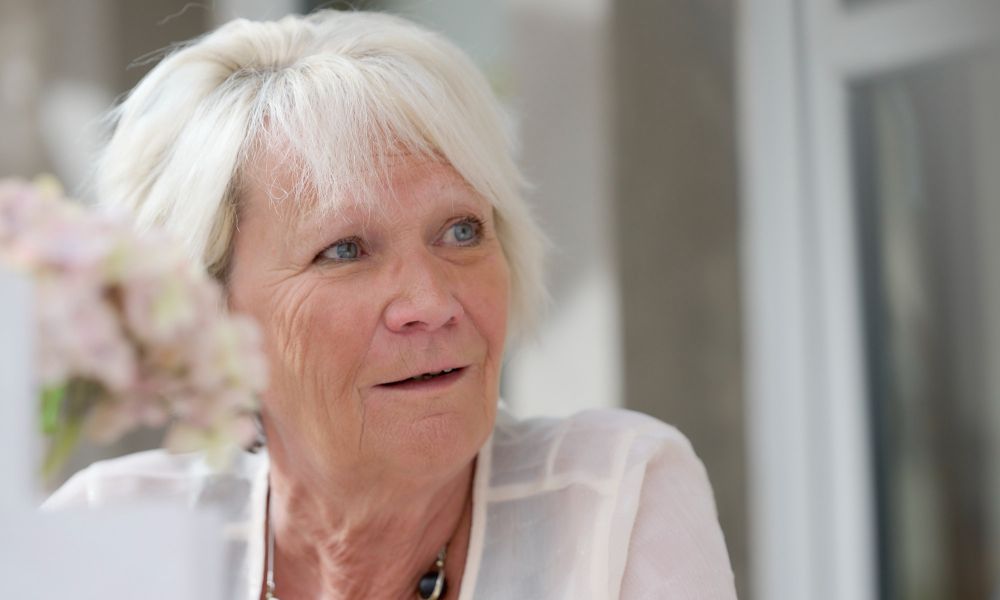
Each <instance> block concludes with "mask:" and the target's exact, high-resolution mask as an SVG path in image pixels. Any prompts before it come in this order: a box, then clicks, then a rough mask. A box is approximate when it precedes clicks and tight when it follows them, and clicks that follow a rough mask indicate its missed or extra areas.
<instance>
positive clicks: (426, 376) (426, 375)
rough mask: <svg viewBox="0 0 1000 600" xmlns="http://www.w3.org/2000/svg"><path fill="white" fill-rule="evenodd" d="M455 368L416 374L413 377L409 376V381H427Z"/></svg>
mask: <svg viewBox="0 0 1000 600" xmlns="http://www.w3.org/2000/svg"><path fill="white" fill-rule="evenodd" d="M454 370H455V369H445V370H443V371H438V372H437V373H424V374H423V375H417V376H415V377H410V380H411V381H427V380H428V379H434V378H435V377H437V376H438V375H446V374H448V373H451V372H452V371H454Z"/></svg>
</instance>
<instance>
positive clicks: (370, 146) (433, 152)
mask: <svg viewBox="0 0 1000 600" xmlns="http://www.w3.org/2000/svg"><path fill="white" fill-rule="evenodd" d="M110 124H111V126H112V127H113V133H112V135H111V138H110V140H109V142H108V144H107V146H106V148H105V150H104V152H103V154H102V156H101V158H100V161H99V163H98V166H97V171H96V176H95V180H94V182H95V193H96V195H97V198H98V201H99V202H102V203H108V204H114V205H119V206H125V207H127V208H128V209H129V210H131V211H132V212H133V213H134V215H135V218H136V219H137V224H138V226H139V227H140V228H146V227H149V226H151V225H154V224H156V225H160V226H164V227H166V228H167V229H168V230H170V231H172V232H173V233H174V234H175V235H177V236H179V238H180V239H181V240H182V241H183V242H184V243H185V244H186V246H187V249H188V250H189V252H190V254H191V255H192V256H193V257H194V258H195V259H197V260H200V261H201V262H202V263H203V264H204V266H205V268H206V269H207V270H208V271H209V273H211V274H212V275H213V276H215V277H216V278H218V279H220V280H223V281H224V280H225V277H226V275H227V271H228V268H229V263H230V258H231V257H230V254H231V249H232V240H233V234H234V230H235V227H236V221H237V215H238V201H239V195H240V186H241V180H245V178H246V177H253V178H254V179H257V180H259V177H261V176H265V177H266V176H268V174H260V173H250V172H248V171H249V169H248V166H249V165H251V164H252V163H254V162H255V161H254V158H255V157H256V156H258V154H259V153H260V152H268V153H274V152H280V153H281V154H280V155H279V156H280V159H281V160H280V161H279V162H280V163H282V164H284V165H292V166H293V167H295V168H293V169H290V170H291V171H293V172H296V173H299V174H300V180H299V181H297V182H296V183H295V188H294V189H291V190H277V189H275V188H272V197H274V198H275V199H277V200H281V198H282V197H287V198H289V199H292V200H295V199H299V198H301V197H312V198H315V199H318V201H317V202H316V204H318V208H319V209H321V210H335V209H336V207H337V204H338V202H339V201H340V200H342V199H343V198H345V197H346V196H348V195H350V196H352V197H354V198H360V199H364V198H370V197H371V194H370V192H371V191H372V189H373V188H372V186H374V185H379V184H380V183H384V181H385V180H386V177H387V171H388V160H387V158H389V157H392V156H394V155H399V154H410V155H419V156H423V157H427V158H432V159H434V160H438V161H444V162H447V163H448V164H450V165H451V166H452V167H453V168H454V169H455V170H456V171H457V172H458V173H459V174H460V175H461V176H462V177H463V178H464V179H465V181H466V182H467V183H468V184H469V185H470V186H472V188H473V189H475V190H476V191H477V192H478V193H480V194H481V195H483V196H484V197H485V198H486V199H487V200H488V201H489V202H490V203H491V204H492V206H493V209H494V214H495V217H496V226H497V236H498V238H499V240H500V243H501V246H502V247H503V251H504V254H505V256H506V258H507V262H508V264H509V267H510V272H511V306H510V316H511V324H512V329H513V330H515V331H523V329H524V328H525V327H526V325H527V324H528V323H529V322H530V321H531V320H533V318H534V317H535V316H536V315H537V309H538V307H539V306H540V305H541V304H542V303H543V302H544V299H545V290H544V285H543V276H542V262H543V251H544V247H545V242H544V238H543V236H542V234H541V232H540V230H539V228H538V226H537V224H536V223H535V221H534V219H533V217H532V215H531V211H530V210H529V208H528V206H527V203H526V202H525V199H524V192H525V189H526V186H525V182H524V179H523V178H522V176H521V173H520V171H519V170H518V168H517V165H516V164H515V161H514V152H515V149H514V142H513V136H512V134H511V128H510V127H509V122H508V121H507V119H506V118H505V114H504V112H503V110H502V108H501V106H500V104H499V102H498V101H497V99H496V98H495V96H494V95H493V93H492V91H491V89H490V86H489V84H488V82H487V81H486V79H485V78H484V77H483V75H482V74H481V73H480V72H479V70H478V69H477V68H476V67H475V66H474V65H473V64H472V62H471V61H470V60H469V59H468V58H467V57H466V56H465V55H464V54H463V53H462V52H461V51H460V50H459V49H458V48H457V47H455V46H454V45H453V44H452V43H450V42H449V41H447V40H446V39H444V38H443V37H441V36H439V35H437V34H435V33H433V32H430V31H428V30H426V29H423V28H421V27H419V26H417V25H415V24H413V23H411V22H409V21H407V20H405V19H402V18H400V17H396V16H392V15H387V14H381V13H373V12H340V11H335V10H324V11H319V12H316V13H313V14H311V15H308V16H298V15H292V16H288V17H285V18H283V19H281V20H280V21H275V22H251V21H246V20H236V21H232V22H230V23H228V24H226V25H224V26H222V27H220V28H219V29H217V30H216V31H214V32H211V33H209V34H207V35H205V36H203V37H201V38H199V39H197V40H194V41H192V42H190V43H187V44H184V45H182V46H180V47H178V48H177V49H175V50H173V51H172V52H171V53H170V54H168V55H167V56H166V57H165V58H164V59H163V60H162V61H161V62H160V63H159V64H158V65H157V66H156V67H155V68H153V69H152V70H151V71H150V73H149V74H148V75H146V77H145V78H144V79H143V80H142V81H141V82H140V83H139V84H138V85H137V86H136V87H135V89H133V90H132V92H131V93H130V94H129V95H128V96H127V97H126V98H125V100H124V101H123V102H122V103H121V104H119V105H118V106H117V107H116V108H115V109H114V110H113V111H112V112H111V113H110ZM306 190H308V191H309V192H311V193H310V194H303V193H302V192H303V191H306ZM308 208H309V209H310V210H309V211H308V212H310V213H311V212H312V210H311V209H312V208H317V207H316V206H313V207H308Z"/></svg>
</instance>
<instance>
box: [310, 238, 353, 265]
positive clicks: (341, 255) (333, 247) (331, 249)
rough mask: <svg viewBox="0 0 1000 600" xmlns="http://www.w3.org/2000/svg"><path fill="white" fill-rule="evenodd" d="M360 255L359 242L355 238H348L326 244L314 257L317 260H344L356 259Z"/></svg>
mask: <svg viewBox="0 0 1000 600" xmlns="http://www.w3.org/2000/svg"><path fill="white" fill-rule="evenodd" d="M361 255H362V251H361V242H360V240H358V239H356V238H348V239H345V240H340V241H337V242H334V243H332V244H330V245H329V246H327V248H326V250H323V251H322V252H320V253H319V255H318V256H317V257H316V260H317V261H323V260H328V261H333V262H346V261H352V260H357V259H358V258H360V257H361Z"/></svg>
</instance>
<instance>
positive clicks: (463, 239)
mask: <svg viewBox="0 0 1000 600" xmlns="http://www.w3.org/2000/svg"><path fill="white" fill-rule="evenodd" d="M482 230H483V224H482V223H481V222H480V221H479V219H476V218H473V217H470V218H467V219H463V220H461V221H459V222H457V223H455V224H454V225H452V226H451V227H449V228H448V231H447V232H446V233H445V236H444V237H445V239H444V241H445V242H446V243H450V244H458V245H459V246H471V245H474V244H476V243H477V242H479V239H480V238H481V237H482Z"/></svg>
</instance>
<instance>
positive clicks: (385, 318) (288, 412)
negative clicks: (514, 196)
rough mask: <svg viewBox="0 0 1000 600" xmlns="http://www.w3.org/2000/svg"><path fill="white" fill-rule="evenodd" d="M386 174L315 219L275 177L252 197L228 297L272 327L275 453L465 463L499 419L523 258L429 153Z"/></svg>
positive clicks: (266, 411) (379, 468)
mask: <svg viewBox="0 0 1000 600" xmlns="http://www.w3.org/2000/svg"><path fill="white" fill-rule="evenodd" d="M271 166H272V165H269V164H262V165H259V167H260V169H261V170H260V172H264V173H273V172H275V171H273V170H272V169H271ZM277 183H278V184H279V185H284V184H286V183H287V184H289V185H290V179H287V180H286V181H281V180H280V179H279V180H278V182H277ZM388 187H389V188H390V189H385V190H382V192H380V196H379V198H378V201H377V202H376V205H375V207H374V210H373V209H371V208H369V207H366V206H360V205H354V204H352V203H351V202H350V201H348V202H346V203H345V204H344V206H343V208H342V209H340V210H338V211H336V212H334V213H331V216H328V217H318V218H316V219H313V220H311V221H310V220H306V219H300V218H296V217H292V216H289V215H287V214H286V213H287V212H288V211H285V210H284V208H283V207H281V206H279V207H277V208H276V207H275V206H274V205H273V204H272V202H271V200H270V199H269V196H268V189H269V186H268V185H267V182H260V183H256V184H255V183H250V184H249V186H248V188H249V189H245V190H244V195H243V197H242V199H241V201H242V203H243V204H242V207H241V213H240V220H239V225H238V230H237V232H236V237H235V241H234V250H233V252H234V254H233V265H232V270H231V276H230V280H229V291H230V305H231V307H232V308H233V309H234V310H237V311H239V312H244V313H248V314H250V315H252V316H254V317H255V318H256V319H257V320H258V321H259V323H260V324H261V326H262V328H263V330H264V335H265V344H266V347H267V352H268V355H269V360H270V366H271V384H270V387H269V389H268V390H267V392H266V394H265V397H264V402H263V415H264V422H265V427H266V430H267V435H268V444H269V446H270V447H271V452H272V455H275V457H276V458H277V455H278V454H283V455H284V456H283V457H282V458H284V459H286V460H289V461H290V462H292V463H295V464H297V465H301V466H303V467H306V468H311V469H316V471H314V472H319V473H323V472H329V469H330V468H331V467H334V468H341V469H349V470H351V472H355V473H358V472H360V473H369V474H371V475H372V476H382V475H386V474H390V473H391V474H393V475H395V476H404V477H406V476H410V475H412V476H414V477H418V476H426V471H425V469H428V468H433V469H436V470H437V472H438V473H442V469H448V468H454V469H458V468H461V467H462V466H464V465H466V464H468V461H469V460H471V458H472V457H473V456H474V455H475V453H476V452H477V451H478V449H479V448H480V447H481V445H482V444H483V442H484V441H485V440H486V438H487V436H488V435H489V432H490V430H491V429H492V426H493V422H494V418H495V414H496V402H497V395H498V388H499V375H500V366H501V359H502V355H503V345H504V339H505V334H506V323H507V304H508V287H509V281H508V279H509V272H508V267H507V261H506V259H505V258H504V254H503V251H502V249H501V247H500V242H499V240H498V239H497V237H496V230H495V226H494V219H493V211H492V207H491V206H490V204H489V203H488V202H487V201H486V200H485V199H484V198H483V197H481V196H480V195H478V194H477V193H476V192H474V191H473V190H472V188H470V187H469V186H468V185H467V184H466V183H465V181H464V180H463V179H462V178H461V177H460V176H459V175H458V174H457V173H456V172H455V170H454V169H452V168H451V167H450V166H447V165H443V164H439V163H436V162H431V161H428V160H424V159H415V158H411V157H406V158H400V159H398V160H397V161H396V163H395V166H394V168H393V170H392V173H391V178H390V183H389V186H388ZM285 189H289V187H287V186H286V187H285ZM283 215H284V216H283ZM442 373H443V374H442Z"/></svg>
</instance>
